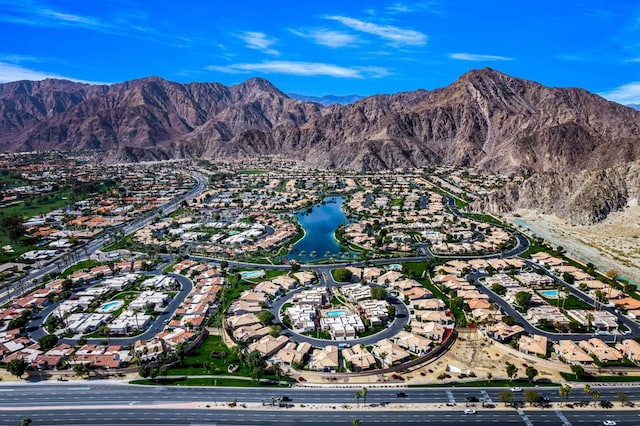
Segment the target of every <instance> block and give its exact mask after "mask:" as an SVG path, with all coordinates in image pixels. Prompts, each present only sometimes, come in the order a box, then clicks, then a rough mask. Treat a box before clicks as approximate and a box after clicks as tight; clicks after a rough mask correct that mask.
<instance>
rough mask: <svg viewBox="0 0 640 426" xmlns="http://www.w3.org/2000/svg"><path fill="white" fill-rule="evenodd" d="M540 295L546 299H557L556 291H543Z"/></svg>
mask: <svg viewBox="0 0 640 426" xmlns="http://www.w3.org/2000/svg"><path fill="white" fill-rule="evenodd" d="M540 294H541V295H542V296H544V297H546V298H547V299H557V298H558V290H543V291H541V292H540Z"/></svg>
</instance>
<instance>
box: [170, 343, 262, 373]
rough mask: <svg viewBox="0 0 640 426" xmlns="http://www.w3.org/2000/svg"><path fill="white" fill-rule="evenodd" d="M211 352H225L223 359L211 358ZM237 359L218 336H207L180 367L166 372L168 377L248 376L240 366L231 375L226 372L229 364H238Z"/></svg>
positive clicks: (246, 368) (246, 370)
mask: <svg viewBox="0 0 640 426" xmlns="http://www.w3.org/2000/svg"><path fill="white" fill-rule="evenodd" d="M212 352H225V353H226V354H227V355H226V356H225V357H223V358H212V357H211V353H212ZM238 362H239V361H238V359H237V358H234V357H233V356H232V355H231V350H230V349H229V348H228V347H227V345H225V344H224V343H223V342H222V338H221V337H220V336H213V335H210V336H207V338H206V339H205V340H204V342H202V344H201V345H200V347H198V349H196V350H195V351H194V352H193V353H192V354H190V355H187V356H186V357H185V358H184V363H183V366H182V367H171V368H170V369H169V371H168V372H167V375H169V376H194V375H202V374H215V375H225V376H226V375H233V376H250V375H251V371H249V368H248V367H246V366H244V365H242V366H241V367H240V369H239V370H238V371H236V372H235V373H233V374H229V373H228V372H227V367H228V366H229V364H238Z"/></svg>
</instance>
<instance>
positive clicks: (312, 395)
mask: <svg viewBox="0 0 640 426" xmlns="http://www.w3.org/2000/svg"><path fill="white" fill-rule="evenodd" d="M594 389H597V390H598V391H599V392H600V395H601V398H600V399H601V400H610V401H612V402H613V403H614V405H615V408H612V409H608V410H605V409H597V410H595V409H587V410H578V409H571V408H567V407H559V406H558V404H554V407H553V408H548V409H531V408H529V407H528V406H527V407H525V408H524V409H522V410H515V409H508V410H502V409H500V410H498V409H487V408H482V407H481V404H480V403H476V404H475V409H476V410H477V414H469V415H465V414H464V413H463V411H464V409H465V408H466V406H467V403H466V399H467V397H476V398H478V399H484V400H485V401H492V402H493V403H494V404H496V403H497V401H498V393H499V392H500V391H501V390H503V389H498V388H492V389H482V388H409V389H407V388H405V389H397V388H396V389H387V388H383V389H378V388H370V389H368V393H367V408H363V405H364V404H363V399H361V400H360V404H359V408H356V407H355V405H356V403H355V400H354V392H355V391H356V390H357V389H356V388H350V389H336V388H321V389H315V388H291V389H283V388H277V389H276V388H274V389H271V388H200V387H163V386H157V387H156V386H132V385H124V384H118V383H115V382H99V383H91V382H75V383H34V384H27V385H25V384H4V385H2V386H0V393H1V394H2V398H0V425H5V424H6V425H9V424H10V425H16V424H19V422H20V421H21V419H22V418H23V417H25V416H28V417H30V418H31V420H32V421H33V424H34V425H37V424H47V425H74V424H92V425H102V424H155V425H169V424H275V423H280V424H297V423H336V424H347V423H351V422H352V420H353V419H354V418H358V419H359V420H360V421H361V423H362V424H368V423H382V424H390V423H393V424H408V423H411V424H424V423H447V424H453V423H462V424H487V423H508V424H524V425H527V426H530V425H537V424H553V425H570V424H573V425H578V424H579V425H584V424H594V425H595V424H602V421H603V420H605V419H613V420H615V421H616V422H617V423H618V424H619V425H638V424H640V411H638V410H620V409H619V406H620V404H619V403H618V402H617V393H618V392H621V391H623V392H625V394H626V395H627V396H628V397H629V398H630V399H631V400H635V401H638V400H639V399H640V387H632V386H620V387H594ZM536 390H537V391H538V392H539V393H540V394H541V395H542V396H547V397H549V398H550V399H551V400H552V401H554V402H559V396H558V391H557V388H556V387H548V388H547V387H545V388H542V387H541V388H537V389H536ZM397 392H404V393H405V394H406V396H405V397H398V396H397ZM285 395H286V396H288V397H290V398H291V400H292V401H291V404H293V405H294V406H293V407H292V408H276V407H271V406H264V407H262V406H261V405H256V404H255V403H261V402H263V401H264V402H265V403H267V404H269V403H270V400H271V396H285ZM515 396H516V399H517V400H518V399H519V400H522V399H523V396H522V394H520V393H515ZM235 399H237V404H238V406H237V407H235V408H228V407H225V405H226V404H227V403H229V402H231V401H233V400H235ZM585 399H586V395H585V394H584V392H583V391H582V389H581V387H579V386H576V387H575V388H574V389H573V392H571V394H570V395H569V398H568V400H569V401H570V402H574V403H575V402H577V401H581V400H585ZM189 403H197V405H194V406H190V407H188V406H186V405H185V404H189ZM244 403H247V404H252V405H249V406H248V408H243V407H242V404H244ZM424 403H431V404H440V407H439V408H438V409H434V408H433V406H431V408H430V409H428V408H426V406H420V405H419V404H424ZM181 404H182V405H181ZM300 404H304V405H306V406H307V409H303V410H300V408H305V407H301V406H300ZM310 404H324V405H323V406H322V408H315V409H312V408H308V407H309V405H310ZM415 404H418V405H415ZM447 404H448V405H447ZM206 405H209V406H210V407H209V408H207V407H206ZM343 405H350V406H351V408H350V409H348V410H342V409H341V408H342V406H343ZM381 405H382V406H381ZM496 405H498V406H499V407H502V404H501V403H497V404H496ZM371 406H374V407H375V408H372V407H371ZM223 407H224V408H223ZM334 407H335V408H334Z"/></svg>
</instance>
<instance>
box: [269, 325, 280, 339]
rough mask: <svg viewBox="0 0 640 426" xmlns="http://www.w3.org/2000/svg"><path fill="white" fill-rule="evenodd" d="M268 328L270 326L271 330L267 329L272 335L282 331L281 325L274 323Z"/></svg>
mask: <svg viewBox="0 0 640 426" xmlns="http://www.w3.org/2000/svg"><path fill="white" fill-rule="evenodd" d="M270 328H271V331H269V334H270V335H271V336H273V337H278V336H279V335H280V333H281V332H282V326H281V325H278V324H275V325H272V326H271V327H270Z"/></svg>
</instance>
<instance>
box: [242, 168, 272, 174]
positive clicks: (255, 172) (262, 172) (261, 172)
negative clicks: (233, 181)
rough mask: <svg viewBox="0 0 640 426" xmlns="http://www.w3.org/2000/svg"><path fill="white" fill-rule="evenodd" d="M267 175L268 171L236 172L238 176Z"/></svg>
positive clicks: (249, 170) (248, 170)
mask: <svg viewBox="0 0 640 426" xmlns="http://www.w3.org/2000/svg"><path fill="white" fill-rule="evenodd" d="M266 173H269V171H268V170H262V169H245V170H238V174H239V175H263V174H266Z"/></svg>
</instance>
